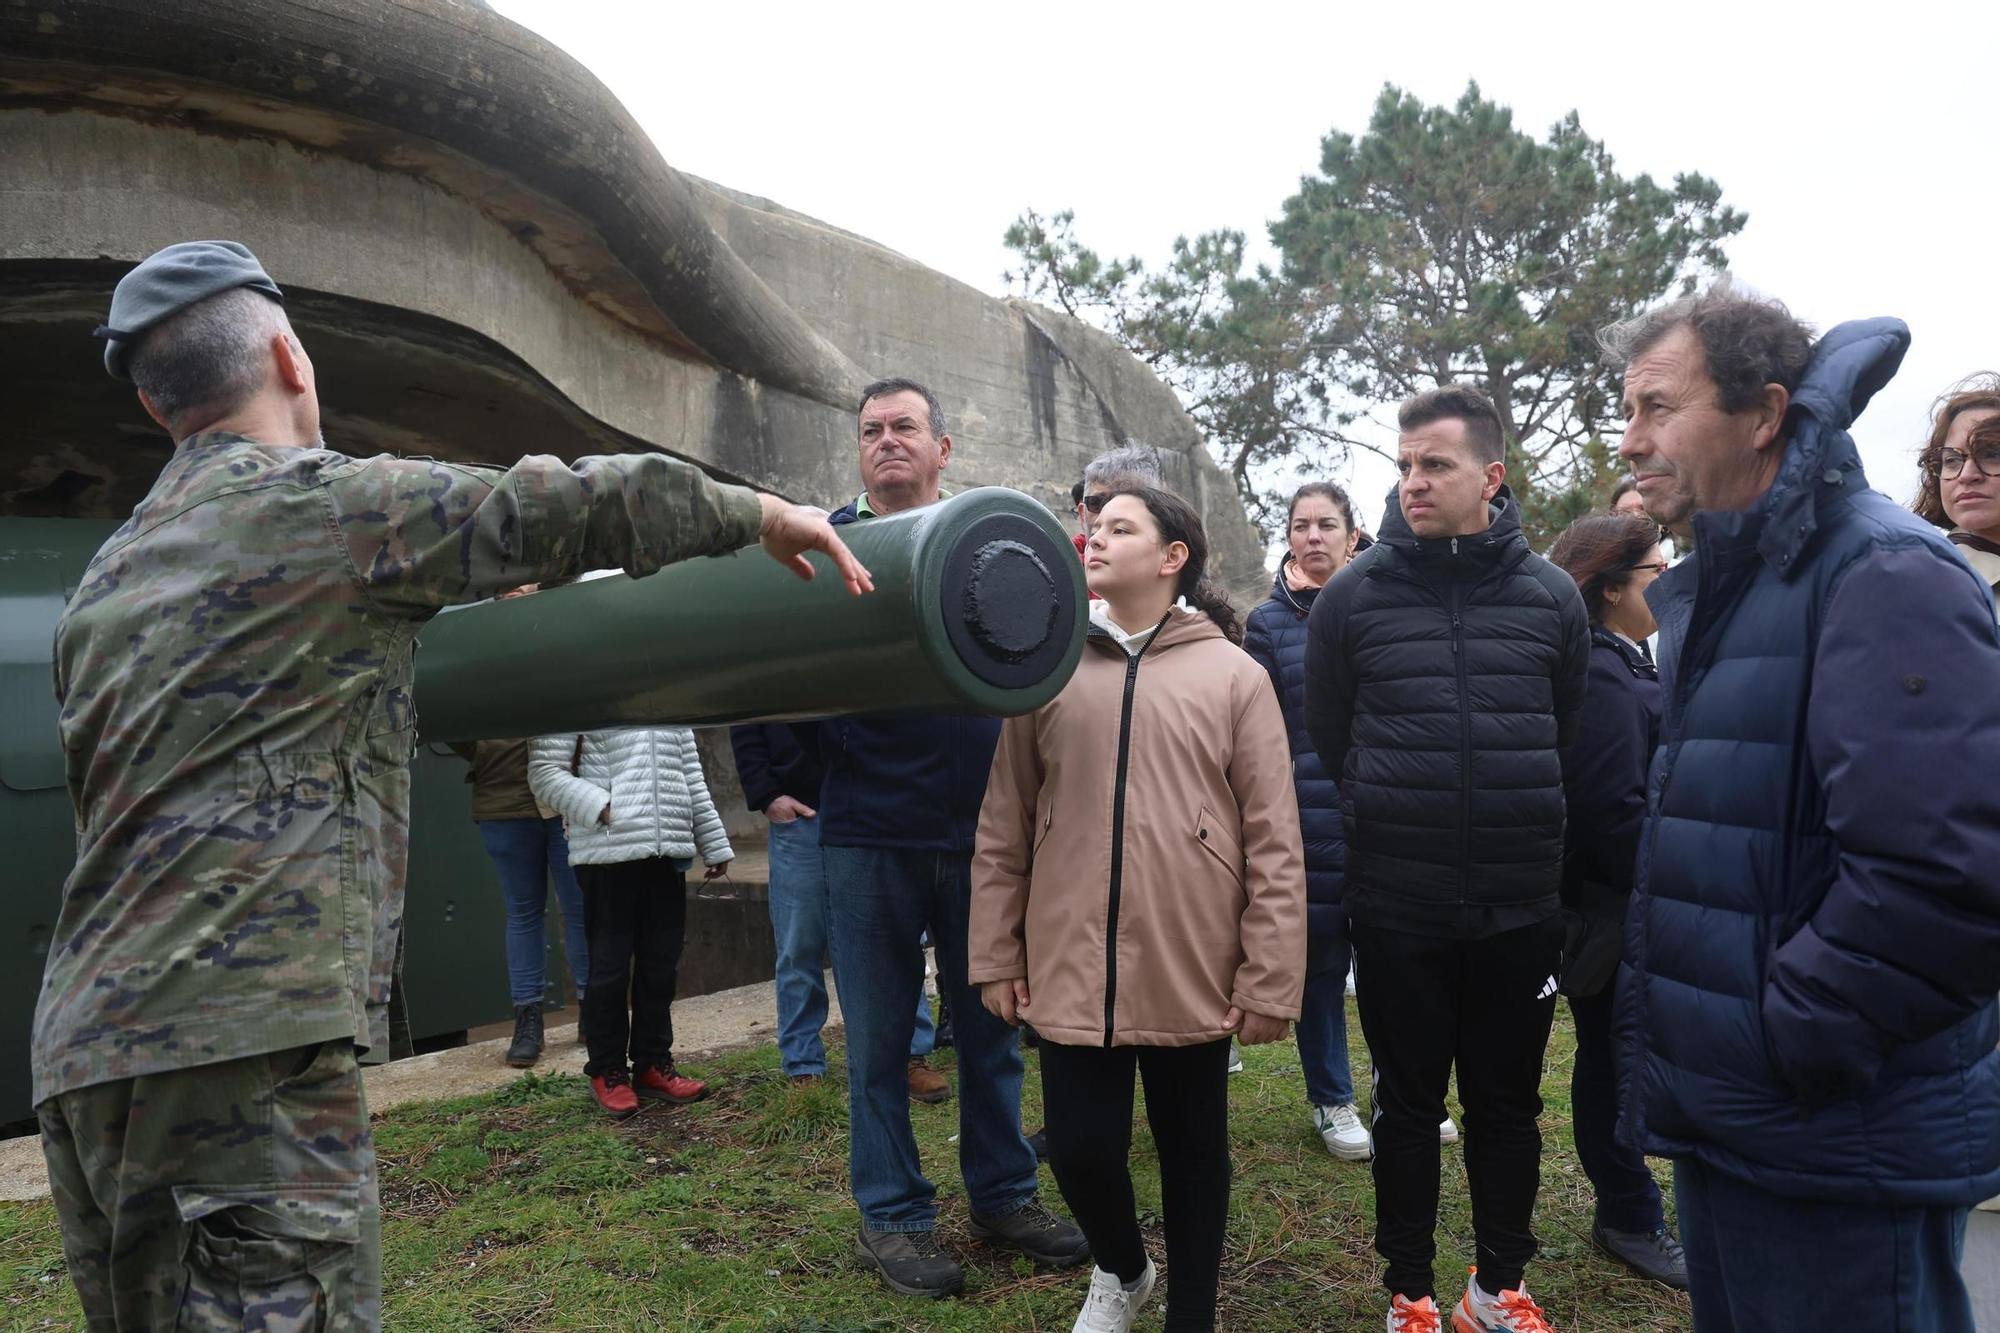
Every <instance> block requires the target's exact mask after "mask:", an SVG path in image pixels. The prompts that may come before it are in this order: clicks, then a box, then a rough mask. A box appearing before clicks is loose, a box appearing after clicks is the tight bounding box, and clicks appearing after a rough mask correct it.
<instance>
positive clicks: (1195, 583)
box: [1106, 486, 1243, 644]
mask: <svg viewBox="0 0 2000 1333" xmlns="http://www.w3.org/2000/svg"><path fill="white" fill-rule="evenodd" d="M1111 494H1112V495H1129V496H1131V497H1132V498H1133V499H1135V500H1137V501H1139V503H1141V504H1143V505H1145V506H1146V510H1147V512H1148V513H1150V514H1152V516H1153V522H1154V523H1155V524H1156V525H1158V527H1159V529H1160V540H1161V541H1162V542H1179V543H1180V544H1181V545H1183V546H1185V547H1187V549H1188V558H1187V563H1186V564H1185V565H1182V566H1181V576H1180V581H1179V583H1177V584H1176V585H1175V587H1174V592H1175V593H1176V594H1177V595H1179V596H1181V597H1185V598H1186V599H1187V602H1188V605H1189V606H1192V607H1193V608H1194V609H1195V610H1197V611H1199V612H1201V613H1202V614H1203V615H1205V616H1207V617H1208V618H1209V619H1210V620H1212V621H1214V622H1215V627H1216V628H1217V629H1219V630H1221V631H1222V635H1223V637H1224V638H1226V639H1228V640H1229V641H1230V642H1231V643H1234V644H1241V643H1242V642H1243V625H1242V623H1241V622H1240V621H1238V620H1237V619H1236V608H1235V607H1233V606H1231V605H1230V604H1229V594H1228V593H1226V592H1224V591H1223V590H1222V585H1221V584H1219V583H1217V582H1216V581H1215V580H1214V579H1212V578H1210V577H1208V533H1207V532H1206V531H1205V530H1204V529H1203V528H1202V526H1201V515H1199V514H1197V513H1195V511H1194V506H1193V505H1191V504H1189V503H1188V502H1187V501H1186V500H1183V499H1181V497H1180V496H1178V495H1175V494H1174V493H1173V492H1172V491H1169V490H1163V489H1161V488H1160V487H1157V486H1119V487H1117V488H1115V489H1113V491H1112V492H1111ZM1106 498H1107V499H1109V498H1110V497H1109V496H1107V497H1106Z"/></svg>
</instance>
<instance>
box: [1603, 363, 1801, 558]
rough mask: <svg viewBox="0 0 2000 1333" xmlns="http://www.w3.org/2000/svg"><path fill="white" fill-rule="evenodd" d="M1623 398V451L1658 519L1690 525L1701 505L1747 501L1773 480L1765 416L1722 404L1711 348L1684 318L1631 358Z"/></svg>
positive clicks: (1726, 505)
mask: <svg viewBox="0 0 2000 1333" xmlns="http://www.w3.org/2000/svg"><path fill="white" fill-rule="evenodd" d="M1623 405H1624V411H1625V439H1624V441H1623V442H1622V443H1621V444H1619V446H1618V456H1619V457H1620V458H1622V459H1624V460H1625V462H1626V464H1627V465H1628V466H1629V467H1630V468H1631V469H1632V475H1633V476H1635V477H1637V478H1638V479H1639V494H1640V496H1641V497H1642V498H1643V499H1644V501H1645V506H1646V513H1647V514H1648V515H1650V516H1651V517H1652V519H1653V521H1654V522H1656V523H1659V524H1662V525H1664V526H1666V527H1669V528H1673V529H1675V530H1676V531H1682V532H1685V531H1686V529H1687V523H1688V520H1690V519H1691V518H1693V517H1694V515H1695V513H1696V512H1697V511H1699V510H1703V509H1745V508H1748V507H1749V505H1750V504H1751V502H1752V501H1754V500H1755V499H1756V498H1757V496H1758V495H1760V494H1762V492H1763V489H1764V487H1765V486H1766V485H1768V484H1769V480H1770V478H1769V471H1770V469H1771V467H1772V466H1773V464H1774V462H1775V456H1774V455H1773V454H1772V453H1771V451H1770V450H1768V449H1763V448H1760V440H1762V441H1764V442H1766V443H1768V441H1769V435H1767V434H1765V433H1764V432H1763V430H1762V428H1763V426H1764V424H1765V418H1764V417H1763V416H1762V415H1761V414H1760V413H1759V412H1757V411H1756V410H1754V409H1753V410H1751V411H1746V412H1725V411H1723V410H1722V405H1721V402H1720V401H1719V399H1718V396H1717V393H1716V387H1715V381H1714V380H1713V379H1711V378H1709V373H1708V355H1707V353H1706V352H1704V351H1703V350H1702V346H1701V340H1700V339H1699V338H1697V337H1696V336H1695V334H1694V330H1692V329H1690V328H1688V327H1686V326H1685V325H1683V326H1682V327H1680V328H1677V329H1675V330H1674V331H1673V332H1672V333H1670V334H1668V335H1667V336H1666V337H1664V338H1662V339H1660V341H1659V342H1657V343H1655V344H1653V346H1651V347H1649V348H1647V349H1646V350H1645V351H1644V352H1641V353H1640V354H1639V355H1638V356H1635V357H1633V358H1632V364H1631V365H1630V366H1628V367H1627V368H1626V370H1625V394H1624V399H1623ZM1772 430H1773V432H1775V426H1773V428H1772Z"/></svg>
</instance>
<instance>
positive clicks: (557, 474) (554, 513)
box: [320, 454, 763, 616]
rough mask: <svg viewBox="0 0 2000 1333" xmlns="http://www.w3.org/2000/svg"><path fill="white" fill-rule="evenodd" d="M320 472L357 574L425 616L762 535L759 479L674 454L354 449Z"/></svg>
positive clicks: (401, 608) (377, 593)
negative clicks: (514, 455)
mask: <svg viewBox="0 0 2000 1333" xmlns="http://www.w3.org/2000/svg"><path fill="white" fill-rule="evenodd" d="M320 484H321V485H322V487H323V488H324V490H325V493H326V496H327V500H328V502H329V505H330V507H331V520H332V521H333V522H334V523H335V524H336V525H337V526H338V528H339V531H340V535H341V539H342V541H343V542H344V543H345V545H346V548H347V552H348V557H349V559H350V560H351V561H352V562H353V566H354V572H355V575H356V577H357V578H359V579H360V581H361V583H362V585H363V586H364V587H365V588H366V589H367V590H368V592H369V595H370V596H371V597H372V598H373V599H374V601H375V602H376V603H377V604H378V605H379V606H381V607H382V608H383V609H384V610H387V611H390V612H392V613H400V614H404V615H410V616H424V615H427V614H429V613H430V612H432V611H435V610H437V609H438V608H440V607H445V606H452V605H456V604H458V603H461V602H475V601H479V600H480V599H482V598H486V597H491V596H493V595H494V594H496V593H501V592H505V591H507V590H508V589H510V588H516V587H519V586H521V585H522V584H525V583H537V582H541V581H544V580H548V579H556V578H561V577H564V576H568V575H574V574H578V573H581V572H583V571H584V570H587V569H605V568H612V567H616V568H619V569H623V570H624V571H625V572H626V573H628V574H633V575H639V574H650V573H652V572H653V571H654V570H656V569H658V568H660V567H661V566H662V565H668V564H672V563H673V562H674V561H676V560H685V559H688V558H690V557H693V556H698V555H710V554H715V553H719V552H723V551H732V550H735V549H737V548H739V547H743V546H747V545H750V544H751V543H753V542H755V541H756V540H757V538H758V532H759V529H760V527H761V526H762V523H763V506H762V503H761V502H760V500H759V499H758V496H757V493H756V492H755V491H752V490H749V489H748V488H746V487H742V486H731V485H727V484H725V483H722V482H717V481H712V480H710V479H709V478H708V477H707V476H705V475H703V474H702V472H701V470H700V469H699V468H696V467H693V466H691V465H689V464H687V463H683V462H681V461H680V460H678V459H674V458H669V457H667V456H666V455H664V454H619V455H614V456H600V457H590V458H579V459H577V460H576V461H575V462H574V463H565V462H563V461H562V460H561V459H559V458H555V457H553V456H550V455H546V454H542V455H534V456H531V457H528V458H523V459H522V460H521V461H520V462H518V463H516V464H515V465H514V466H513V467H511V468H504V469H503V468H487V467H467V466H462V465H459V464H455V463H440V462H435V461H432V460H430V459H398V458H391V457H387V456H382V457H376V458H369V459H353V460H348V461H344V462H341V463H338V464H335V465H334V466H332V467H330V468H328V469H327V470H326V471H325V472H324V473H322V474H321V478H320Z"/></svg>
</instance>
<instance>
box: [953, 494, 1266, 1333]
mask: <svg viewBox="0 0 2000 1333" xmlns="http://www.w3.org/2000/svg"><path fill="white" fill-rule="evenodd" d="M1207 545H1208V544H1207V540H1206V538H1205V536H1204V534H1203V532H1202V528H1201V522H1200V520H1199V519H1198V518H1197V517H1196V515H1195V513H1194V511H1193V510H1192V509H1190V508H1189V507H1188V505H1187V504H1186V503H1185V502H1184V501H1182V500H1181V499H1180V498H1179V497H1178V496H1175V495H1172V494H1171V493H1168V492H1165V491H1160V490H1152V489H1144V488H1130V489H1122V490H1120V491H1117V492H1115V493H1114V494H1113V496H1112V498H1111V499H1110V500H1109V501H1108V502H1106V504H1105V505H1104V508H1103V510H1102V511H1101V513H1100V515H1099V517H1098V521H1097V526H1096V529H1095V530H1094V532H1093V534H1092V536H1091V538H1090V541H1089V543H1088V545H1087V546H1086V547H1085V550H1084V569H1085V578H1086V580H1087V581H1088V583H1089V584H1090V589H1091V591H1092V592H1094V593H1096V594H1097V595H1098V596H1099V597H1100V598H1101V599H1102V600H1101V601H1098V602H1095V603H1093V604H1092V616H1091V619H1092V623H1091V627H1090V634H1089V639H1088V642H1087V644H1086V646H1085V649H1084V656H1083V661H1082V663H1081V664H1080V665H1079V666H1078V667H1077V671H1076V675H1075V676H1074V677H1073V678H1072V679H1071V681H1070V683H1069V684H1068V685H1067V686H1066V687H1064V689H1063V691H1062V693H1061V694H1060V695H1058V696H1057V697H1056V698H1055V699H1054V700H1053V701H1051V702H1050V703H1048V704H1047V705H1045V706H1043V707H1042V708H1041V709H1039V710H1037V711H1036V712H1034V713H1031V714H1029V715H1027V716H1025V717H1017V718H1013V719H1010V720H1009V721H1008V722H1007V724H1006V726H1005V727H1004V728H1003V730H1002V731H1001V734H1000V745H999V749H998V751H997V752H996V753H995V755H994V759H993V770H992V775H991V777H990V779H989V781H988V784H987V789H986V801H985V805H984V807H983V808H982V810H981V814H980V821H979V838H978V847H977V850H976V851H975V853H974V857H973V872H972V874H973V892H972V920H971V930H970V941H969V946H970V947H969V967H968V976H969V978H970V980H971V981H972V982H973V983H975V984H978V985H981V986H982V990H983V996H984V999H985V1003H986V1007H987V1008H989V1009H991V1010H992V1011H993V1012H994V1013H996V1014H998V1015H999V1016H1000V1017H1002V1018H1004V1019H1006V1020H1007V1021H1009V1022H1013V1023H1032V1024H1033V1025H1034V1027H1035V1030H1036V1031H1037V1032H1038V1033H1040V1034H1041V1037H1042V1048H1041V1051H1042V1055H1041V1067H1042V1095H1043V1100H1044V1109H1045V1110H1046V1111H1047V1113H1048V1123H1049V1128H1048V1135H1049V1161H1050V1165H1051V1166H1052V1167H1053V1168H1054V1170H1055V1175H1056V1182H1057V1184H1059V1185H1060V1186H1061V1187H1062V1192H1063V1197H1064V1198H1065V1199H1066V1200H1067V1201H1068V1202H1069V1205H1070V1207H1071V1209H1072V1210H1073V1211H1074V1212H1075V1214H1076V1220H1077V1223H1078V1225H1080V1226H1081V1227H1082V1228H1083V1231H1084V1234H1085V1236H1086V1237H1088V1239H1089V1241H1090V1245H1091V1250H1092V1252H1093V1254H1094V1255H1095V1256H1096V1260H1097V1264H1098V1268H1097V1272H1096V1273H1095V1274H1094V1275H1093V1277H1092V1279H1091V1287H1090V1293H1089V1295H1088V1297H1087V1299H1086V1302H1085V1306H1084V1309H1083V1312H1082V1314H1080V1315H1079V1316H1078V1317H1077V1322H1076V1325H1075V1327H1076V1328H1077V1329H1079V1330H1092V1331H1095V1330H1118V1331H1121V1333H1122V1330H1125V1329H1129V1328H1130V1327H1131V1321H1132V1318H1133V1316H1134V1315H1135V1314H1136V1313H1137V1311H1138V1309H1139V1307H1140V1306H1141V1305H1142V1304H1144V1302H1145V1301H1146V1299H1147V1297H1148V1296H1149V1295H1150V1294H1151V1292H1152V1286H1153V1280H1154V1269H1153V1264H1152V1262H1151V1260H1150V1259H1148V1258H1147V1256H1146V1252H1145V1247H1144V1243H1143V1241H1142V1238H1141V1236H1140V1233H1139V1224H1138V1218H1137V1210H1136V1208H1135V1206H1134V1204H1133V1198H1132V1180H1131V1176H1130V1174H1129V1171H1128V1169H1127V1161H1126V1159H1127V1156H1128V1154H1129V1151H1130V1148H1131V1138H1132V1089H1133V1079H1134V1074H1135V1072H1136V1074H1137V1075H1138V1076H1139V1077H1140V1078H1143V1079H1144V1080H1145V1085H1146V1112H1147V1120H1148V1121H1149V1123H1150V1124H1151V1126H1152V1129H1153V1137H1154V1139H1155V1140H1156V1141H1157V1143H1158V1145H1159V1150H1160V1171H1161V1190H1162V1195H1163V1199H1164V1203H1165V1213H1166V1218H1165V1221H1166V1233H1167V1258H1168V1263H1169V1266H1170V1267H1171V1269H1172V1270H1173V1276H1174V1281H1173V1287H1172V1290H1171V1292H1170V1293H1169V1297H1168V1302H1167V1324H1166V1326H1167V1328H1169V1329H1208V1328H1212V1327H1213V1326H1214V1319H1215V1296H1216V1284H1217V1278H1218V1270H1219V1268H1220V1264H1221V1257H1222V1238H1223V1229H1224V1226H1225V1224H1226V1221H1227V1217H1228V1207H1229V1141H1228V1129H1229V1126H1228V1098H1227V1096H1226V1078H1227V1075H1226V1072H1225V1070H1226V1066H1227V1063H1228V1059H1229V1040H1230V1037H1231V1036H1232V1035H1233V1036H1236V1037H1238V1038H1240V1039H1241V1040H1242V1042H1243V1043H1244V1044H1245V1045H1256V1044H1259V1043H1262V1042H1269V1041H1276V1040H1278V1039H1280V1038H1281V1037H1283V1036H1284V1035H1285V1031H1286V1026H1287V1021H1288V1020H1290V1019H1294V1018H1297V1017H1298V1013H1299V998H1300V993H1301V991H1302V989H1303V986H1304V977H1305V871H1304V863H1303V856H1302V854H1301V851H1300V846H1299V822H1298V806H1297V802H1296V798H1295V796H1294V794H1293V790H1292V780H1291V758H1290V756H1291V750H1290V747H1289V746H1288V744H1287V743H1286V736H1285V725H1284V719H1283V716H1282V715H1281V713H1280V711H1279V708H1278V701H1277V698H1276V696H1275V695H1274V694H1273V693H1272V690H1271V682H1270V677H1269V675H1268V674H1267V673H1266V672H1265V671H1264V670H1263V668H1261V667H1259V666H1258V665H1257V664H1256V663H1255V662H1254V661H1252V660H1251V659H1250V658H1249V657H1248V656H1247V655H1246V654H1245V653H1244V652H1243V651H1242V649H1240V648H1238V647H1237V646H1236V644H1235V643H1234V642H1233V640H1234V639H1236V638H1237V637H1239V635H1238V631H1237V626H1236V619H1235V616H1234V615H1233V614H1232V613H1231V612H1230V610H1229V604H1228V602H1227V600H1226V599H1225V598H1223V597H1222V596H1221V594H1220V592H1219V591H1218V590H1217V589H1215V587H1214V586H1213V585H1212V584H1210V583H1208V582H1207V581H1206V580H1205V579H1204V577H1203V573H1204V567H1205V564H1206V559H1207ZM1190 602H1192V605H1190Z"/></svg>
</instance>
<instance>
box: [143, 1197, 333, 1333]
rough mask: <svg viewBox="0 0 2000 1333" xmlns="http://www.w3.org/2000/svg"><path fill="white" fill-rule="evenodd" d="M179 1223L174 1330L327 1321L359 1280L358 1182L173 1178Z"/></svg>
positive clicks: (306, 1325)
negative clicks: (220, 1182) (222, 1182)
mask: <svg viewBox="0 0 2000 1333" xmlns="http://www.w3.org/2000/svg"><path fill="white" fill-rule="evenodd" d="M174 1208H175V1211H176V1212H178V1213H179V1215H180V1221H181V1226H182V1228H183V1238H182V1248H181V1301H180V1311H179V1315H178V1317H177V1319H176V1321H175V1325H174V1326H175V1327H176V1328H178V1329H186V1330H197V1329H214V1328H269V1327H280V1326H281V1327H285V1328H294V1329H325V1328H328V1327H330V1326H331V1325H332V1324H333V1323H334V1321H335V1319H336V1318H341V1319H346V1318H366V1317H367V1316H368V1313H369V1312H365V1311H361V1310H357V1309H356V1308H355V1306H356V1303H357V1301H358V1300H359V1299H360V1298H361V1295H362V1293H363V1291H364V1290H365V1287H366V1284H365V1283H364V1282H363V1281H362V1277H363V1274H362V1265H363V1263H364V1260H365V1256H363V1255H362V1253H361V1250H362V1246H361V1211H362V1199H361V1186H360V1185H235V1186H216V1187H212V1188H204V1187H202V1186H197V1185H176V1186H175V1187H174Z"/></svg>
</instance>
